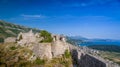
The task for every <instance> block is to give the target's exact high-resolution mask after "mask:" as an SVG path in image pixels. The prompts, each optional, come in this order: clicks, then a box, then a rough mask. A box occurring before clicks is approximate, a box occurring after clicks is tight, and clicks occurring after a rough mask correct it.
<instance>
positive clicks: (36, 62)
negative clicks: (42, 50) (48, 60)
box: [35, 58, 45, 65]
mask: <svg viewBox="0 0 120 67" xmlns="http://www.w3.org/2000/svg"><path fill="white" fill-rule="evenodd" d="M35 64H37V65H43V64H45V60H42V59H39V58H37V59H36V60H35Z"/></svg>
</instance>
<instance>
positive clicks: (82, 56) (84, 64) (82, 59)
mask: <svg viewBox="0 0 120 67" xmlns="http://www.w3.org/2000/svg"><path fill="white" fill-rule="evenodd" d="M69 48H70V50H71V54H72V58H73V64H74V65H76V66H77V67H120V66H119V65H118V64H116V63H113V62H112V61H109V60H105V59H103V58H101V57H100V56H97V55H95V54H94V55H92V54H89V52H90V49H89V52H86V51H87V50H85V49H83V48H81V47H76V46H73V45H70V46H69ZM91 51H92V52H95V53H96V51H93V50H91Z"/></svg>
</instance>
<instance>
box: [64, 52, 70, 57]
mask: <svg viewBox="0 0 120 67" xmlns="http://www.w3.org/2000/svg"><path fill="white" fill-rule="evenodd" d="M64 56H65V58H70V56H71V54H70V52H69V51H68V50H66V51H65V53H64Z"/></svg>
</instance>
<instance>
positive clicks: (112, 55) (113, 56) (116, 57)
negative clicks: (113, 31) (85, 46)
mask: <svg viewBox="0 0 120 67" xmlns="http://www.w3.org/2000/svg"><path fill="white" fill-rule="evenodd" d="M99 55H100V56H101V57H103V58H104V59H108V60H110V61H113V62H115V63H117V64H119V65H120V53H119V52H109V51H100V54H99Z"/></svg>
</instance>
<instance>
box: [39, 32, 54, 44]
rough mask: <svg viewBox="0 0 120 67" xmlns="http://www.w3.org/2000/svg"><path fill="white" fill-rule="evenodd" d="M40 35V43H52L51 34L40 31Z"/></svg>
mask: <svg viewBox="0 0 120 67" xmlns="http://www.w3.org/2000/svg"><path fill="white" fill-rule="evenodd" d="M40 35H41V36H42V37H43V38H44V39H43V40H42V41H41V42H45V43H46V42H52V41H53V38H52V37H51V33H49V32H47V31H45V30H42V31H41V32H40Z"/></svg>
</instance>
